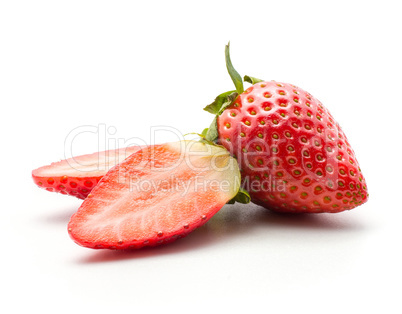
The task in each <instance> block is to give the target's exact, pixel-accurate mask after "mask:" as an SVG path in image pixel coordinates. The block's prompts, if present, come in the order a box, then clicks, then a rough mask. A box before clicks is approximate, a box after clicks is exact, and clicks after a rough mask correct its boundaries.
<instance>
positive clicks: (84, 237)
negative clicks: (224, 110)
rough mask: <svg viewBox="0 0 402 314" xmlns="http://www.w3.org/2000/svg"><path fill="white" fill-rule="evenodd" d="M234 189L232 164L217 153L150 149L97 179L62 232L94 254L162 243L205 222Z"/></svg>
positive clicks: (188, 146)
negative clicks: (67, 233) (97, 181)
mask: <svg viewBox="0 0 402 314" xmlns="http://www.w3.org/2000/svg"><path fill="white" fill-rule="evenodd" d="M183 145H184V146H183ZM214 165H215V166H214ZM216 166H217V167H216ZM222 184H223V185H222ZM239 185H240V174H239V170H238V167H237V163H236V161H235V159H234V158H232V157H230V156H229V154H228V152H227V151H226V150H225V149H223V148H219V147H216V146H211V145H206V144H203V143H200V142H193V141H184V142H178V143H169V144H163V145H156V146H150V147H147V148H144V149H142V150H140V151H138V152H136V153H134V154H133V155H131V156H130V157H128V158H127V159H126V160H125V161H123V162H122V163H120V164H119V165H117V166H115V167H114V168H112V169H111V170H110V171H109V172H108V173H107V174H106V175H105V176H104V177H103V178H102V180H101V181H100V182H99V184H98V185H97V186H96V187H95V188H94V189H93V190H92V192H91V195H90V196H89V197H88V198H87V199H86V200H85V201H84V202H83V204H82V205H81V207H80V208H79V210H78V212H77V213H76V214H74V215H73V216H72V218H71V220H70V223H69V225H68V230H69V233H70V236H71V237H72V239H73V240H74V241H75V242H76V243H78V244H79V245H82V246H85V247H89V248H95V249H99V248H108V249H126V248H141V247H143V246H155V245H159V244H162V243H168V242H171V241H174V240H176V239H178V238H181V237H184V236H185V235H187V234H188V233H190V232H191V231H193V230H194V229H195V228H197V227H199V226H201V225H203V224H204V223H205V222H206V221H208V219H210V218H211V217H212V216H213V215H214V214H215V213H216V212H217V211H218V210H219V209H220V208H221V207H222V206H224V205H225V204H226V203H227V202H228V201H229V200H231V199H232V198H233V197H234V196H235V195H236V193H237V191H238V188H239ZM225 187H226V188H225Z"/></svg>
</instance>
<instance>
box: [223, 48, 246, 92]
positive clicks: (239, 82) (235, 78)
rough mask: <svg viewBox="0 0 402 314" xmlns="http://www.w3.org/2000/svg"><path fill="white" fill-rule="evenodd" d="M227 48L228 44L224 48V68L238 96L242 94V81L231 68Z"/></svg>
mask: <svg viewBox="0 0 402 314" xmlns="http://www.w3.org/2000/svg"><path fill="white" fill-rule="evenodd" d="M229 46H230V42H229V43H228V44H227V45H226V47H225V60H226V68H227V70H228V72H229V75H230V78H231V79H232V81H233V83H234V85H235V87H236V91H237V93H238V94H239V95H240V94H241V93H243V92H244V87H243V80H242V78H241V76H240V74H239V73H238V72H237V71H236V70H235V68H234V67H233V64H232V61H231V60H230V52H229Z"/></svg>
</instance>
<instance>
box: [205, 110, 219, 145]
mask: <svg viewBox="0 0 402 314" xmlns="http://www.w3.org/2000/svg"><path fill="white" fill-rule="evenodd" d="M217 118H218V116H215V118H214V120H213V121H212V123H211V125H210V126H209V128H208V131H207V133H206V135H205V139H206V140H207V141H210V142H215V140H216V139H217V138H218V123H217V122H216V121H217Z"/></svg>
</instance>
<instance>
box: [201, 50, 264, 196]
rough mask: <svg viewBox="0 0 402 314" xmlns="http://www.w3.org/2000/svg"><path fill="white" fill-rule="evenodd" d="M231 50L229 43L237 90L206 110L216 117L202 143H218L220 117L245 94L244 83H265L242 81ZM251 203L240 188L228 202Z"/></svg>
mask: <svg viewBox="0 0 402 314" xmlns="http://www.w3.org/2000/svg"><path fill="white" fill-rule="evenodd" d="M229 48H230V43H228V44H227V45H226V47H225V60H226V68H227V70H228V73H229V75H230V78H231V79H232V81H233V84H234V85H235V88H236V90H231V91H228V92H225V93H222V94H220V95H218V96H217V97H216V98H215V100H214V101H213V102H212V103H211V104H209V105H208V106H206V107H205V108H204V110H205V111H208V112H209V113H212V114H213V115H215V118H214V120H213V121H212V123H211V125H210V126H209V128H206V129H204V130H203V131H202V133H201V134H199V135H200V137H201V141H204V142H206V143H208V144H212V143H217V140H218V137H219V132H218V123H217V121H218V117H219V116H220V115H221V114H222V113H223V112H224V111H225V110H226V109H227V108H228V107H229V106H231V105H232V104H233V103H234V102H235V101H236V99H237V97H238V96H239V95H240V94H242V93H244V85H243V81H244V82H247V83H251V84H256V83H259V82H263V80H260V79H258V78H255V77H252V76H248V75H246V76H244V78H243V79H242V78H241V76H240V74H239V73H238V72H237V71H236V70H235V68H234V67H233V64H232V61H231V60H230V51H229ZM250 201H251V197H250V194H249V193H248V192H247V191H246V190H244V189H242V188H240V189H239V192H238V193H237V194H236V196H235V197H234V198H232V199H231V200H230V201H229V202H228V204H234V203H236V202H237V203H242V204H247V203H250Z"/></svg>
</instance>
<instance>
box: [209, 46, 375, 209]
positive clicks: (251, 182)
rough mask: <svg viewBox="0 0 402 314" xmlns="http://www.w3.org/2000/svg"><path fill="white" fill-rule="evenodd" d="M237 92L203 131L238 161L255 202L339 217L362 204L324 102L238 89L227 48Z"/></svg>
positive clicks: (358, 180) (226, 97) (223, 100)
mask: <svg viewBox="0 0 402 314" xmlns="http://www.w3.org/2000/svg"><path fill="white" fill-rule="evenodd" d="M226 64H227V68H228V72H229V74H230V76H231V78H232V80H233V82H234V83H235V86H236V91H231V92H227V93H223V94H221V95H219V96H218V97H217V98H216V100H215V102H214V103H212V104H211V105H209V106H207V107H206V108H205V110H207V111H209V112H211V113H214V114H215V115H216V119H215V120H214V122H213V123H212V124H211V127H210V128H209V129H208V130H207V131H205V133H204V134H205V136H206V138H207V139H208V140H215V141H217V142H219V143H220V144H221V145H223V146H224V147H225V148H226V149H228V150H229V151H230V152H231V154H232V155H233V156H235V157H236V158H237V160H238V163H239V166H240V169H241V172H242V187H243V188H244V189H246V190H247V191H248V192H249V193H250V196H251V200H252V201H253V202H254V203H257V204H260V205H262V206H264V207H266V208H269V209H272V210H275V211H280V212H292V213H303V212H304V213H318V212H340V211H343V210H348V209H352V208H354V207H356V206H358V205H360V204H362V203H364V202H366V201H367V197H368V193H367V186H366V182H365V179H364V177H363V175H362V173H361V170H360V167H359V164H358V162H357V160H356V157H355V153H354V152H353V149H352V147H351V146H350V144H349V142H348V140H347V138H346V136H345V134H344V133H343V131H342V129H341V128H340V126H339V124H338V123H337V122H336V121H335V119H334V118H333V117H332V115H331V114H330V112H329V111H328V110H327V109H326V108H325V107H324V106H323V105H322V103H321V102H320V101H319V100H318V99H316V98H314V97H313V96H312V95H311V94H309V93H308V92H306V91H304V90H302V89H300V88H298V87H296V86H294V85H291V84H287V83H279V82H274V81H272V82H265V81H262V80H259V79H255V78H252V77H248V76H245V77H244V80H245V81H247V82H249V83H252V84H254V85H253V86H251V87H249V88H248V89H247V90H246V91H243V82H242V79H241V77H240V75H239V74H238V73H237V72H236V71H235V70H234V68H233V66H232V64H231V61H230V56H229V45H227V46H226Z"/></svg>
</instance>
